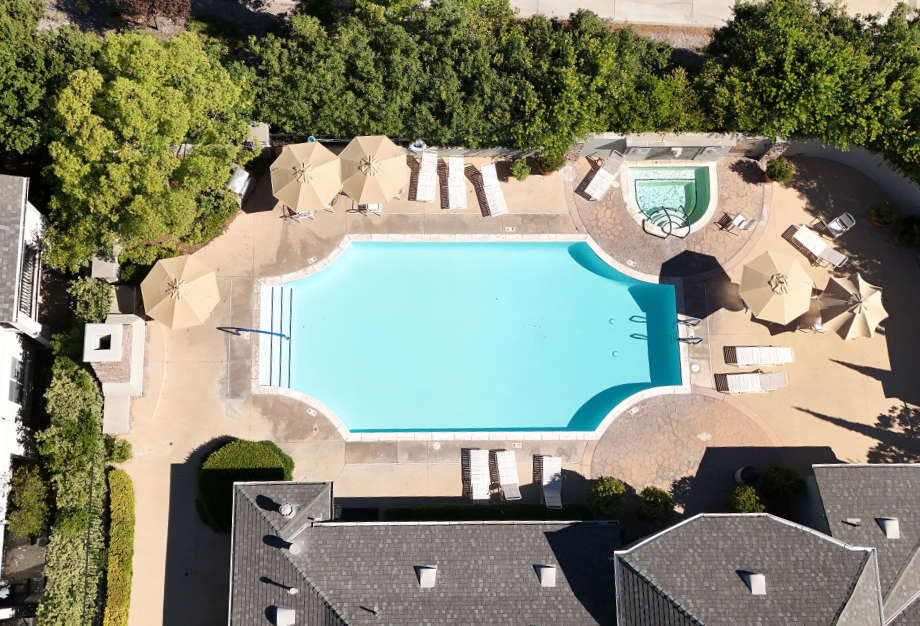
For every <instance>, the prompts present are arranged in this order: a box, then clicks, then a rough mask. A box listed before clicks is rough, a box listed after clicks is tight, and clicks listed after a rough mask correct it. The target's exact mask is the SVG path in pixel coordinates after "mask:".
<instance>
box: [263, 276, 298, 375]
mask: <svg viewBox="0 0 920 626" xmlns="http://www.w3.org/2000/svg"><path fill="white" fill-rule="evenodd" d="M260 295H261V298H260V300H261V302H260V304H261V306H260V307H259V328H260V329H261V330H268V331H271V333H272V334H260V335H259V384H260V385H272V386H275V387H290V386H291V341H290V336H291V325H292V315H293V305H292V301H293V289H292V288H291V287H285V286H283V285H265V286H263V287H262V292H261V294H260Z"/></svg>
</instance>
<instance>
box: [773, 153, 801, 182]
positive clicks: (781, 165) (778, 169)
mask: <svg viewBox="0 0 920 626" xmlns="http://www.w3.org/2000/svg"><path fill="white" fill-rule="evenodd" d="M767 176H769V177H770V178H772V179H773V180H775V181H776V182H778V183H788V182H789V181H790V180H792V177H793V176H795V165H793V164H792V161H790V160H789V159H784V158H783V157H779V158H776V159H770V160H769V161H768V162H767Z"/></svg>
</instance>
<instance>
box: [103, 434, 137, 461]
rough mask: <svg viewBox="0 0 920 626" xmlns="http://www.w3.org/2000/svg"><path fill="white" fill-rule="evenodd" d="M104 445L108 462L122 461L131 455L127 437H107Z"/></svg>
mask: <svg viewBox="0 0 920 626" xmlns="http://www.w3.org/2000/svg"><path fill="white" fill-rule="evenodd" d="M105 447H106V450H107V451H108V454H109V463H124V462H125V461H127V460H128V459H130V458H131V457H132V456H133V454H132V450H131V442H130V441H128V440H127V439H116V438H115V437H109V438H108V439H106V442H105Z"/></svg>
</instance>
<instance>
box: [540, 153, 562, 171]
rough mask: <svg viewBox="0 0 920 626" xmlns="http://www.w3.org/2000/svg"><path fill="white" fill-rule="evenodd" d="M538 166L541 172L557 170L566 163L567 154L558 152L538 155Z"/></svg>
mask: <svg viewBox="0 0 920 626" xmlns="http://www.w3.org/2000/svg"><path fill="white" fill-rule="evenodd" d="M536 160H537V167H538V168H540V171H541V172H555V171H556V170H558V169H559V168H560V167H562V166H563V165H565V155H564V154H558V153H550V154H543V155H540V156H538V157H537V159H536Z"/></svg>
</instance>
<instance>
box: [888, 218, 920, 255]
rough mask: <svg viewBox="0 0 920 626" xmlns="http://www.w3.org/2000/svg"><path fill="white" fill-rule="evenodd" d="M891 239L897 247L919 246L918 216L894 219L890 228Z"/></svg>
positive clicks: (919, 226)
mask: <svg viewBox="0 0 920 626" xmlns="http://www.w3.org/2000/svg"><path fill="white" fill-rule="evenodd" d="M891 239H892V240H893V241H894V242H895V243H896V244H897V245H899V246H906V247H908V248H916V247H918V246H920V216H916V215H909V216H903V217H900V218H898V219H896V220H895V221H894V222H893V223H892V226H891Z"/></svg>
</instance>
